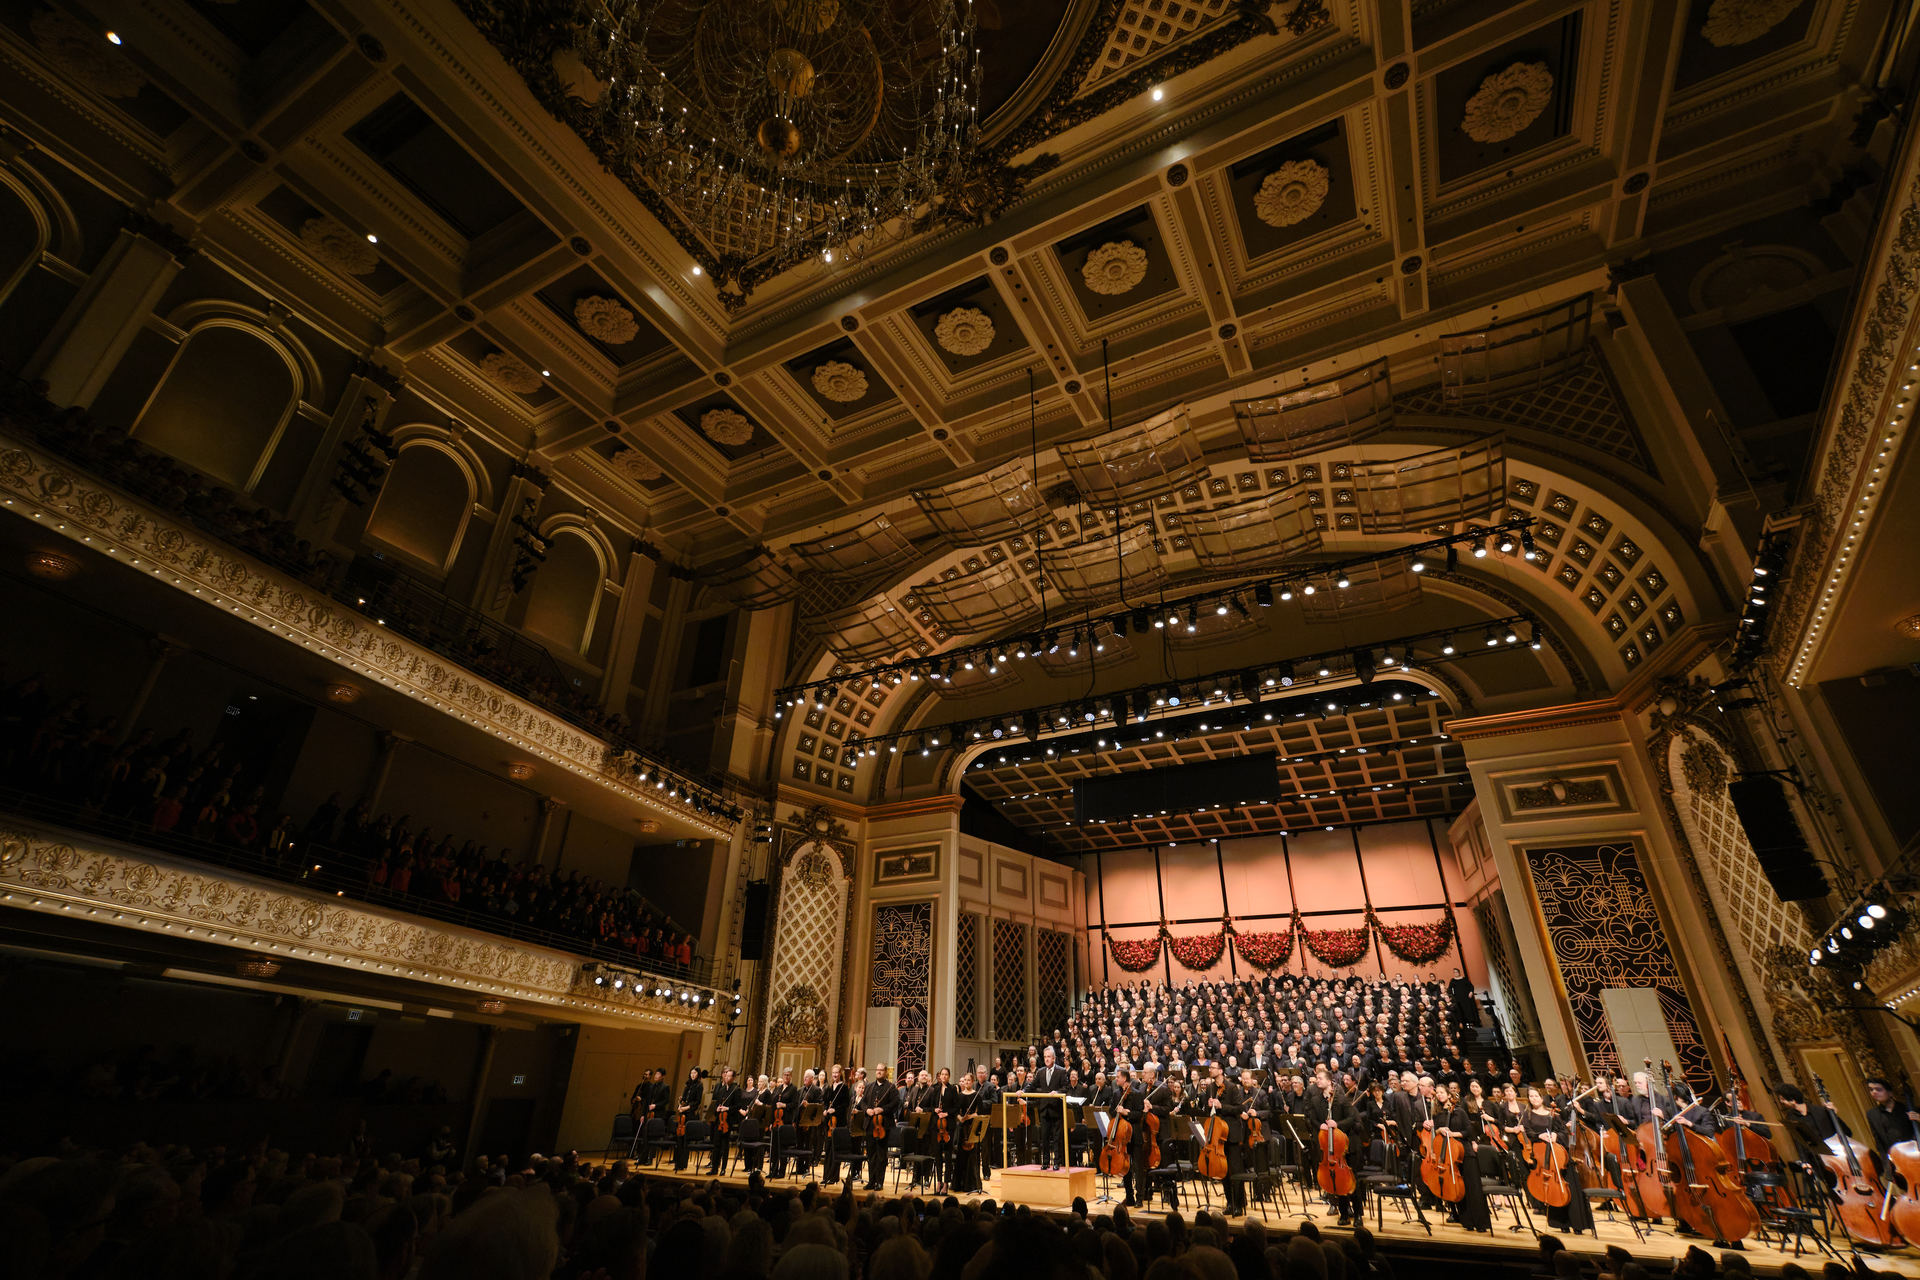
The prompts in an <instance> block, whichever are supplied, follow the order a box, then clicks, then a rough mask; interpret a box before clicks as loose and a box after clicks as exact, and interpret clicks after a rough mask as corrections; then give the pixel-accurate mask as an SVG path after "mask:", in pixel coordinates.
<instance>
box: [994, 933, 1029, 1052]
mask: <svg viewBox="0 0 1920 1280" xmlns="http://www.w3.org/2000/svg"><path fill="white" fill-rule="evenodd" d="M993 1035H994V1039H996V1040H1025V1039H1026V1038H1027V926H1026V925H1024V924H1021V923H1020V922H1019V921H1017V920H995V921H994V922H993Z"/></svg>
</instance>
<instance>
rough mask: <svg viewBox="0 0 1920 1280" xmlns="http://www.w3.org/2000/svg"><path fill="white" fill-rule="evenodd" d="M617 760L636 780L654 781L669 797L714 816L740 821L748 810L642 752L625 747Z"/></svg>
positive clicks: (616, 753) (656, 786) (692, 808)
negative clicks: (665, 766) (676, 772)
mask: <svg viewBox="0 0 1920 1280" xmlns="http://www.w3.org/2000/svg"><path fill="white" fill-rule="evenodd" d="M613 759H614V763H615V764H616V765H618V766H619V767H621V768H624V769H625V770H626V771H627V773H628V775H629V776H630V777H632V778H633V780H634V781H636V782H647V781H651V782H652V783H653V786H654V789H655V790H656V791H664V792H666V793H667V798H668V799H669V800H678V801H679V802H680V803H682V804H684V805H686V806H687V808H689V809H691V810H693V811H694V812H695V813H698V814H703V815H705V816H707V817H710V818H723V819H725V820H726V821H727V822H730V823H735V822H739V821H740V819H741V817H742V816H744V814H745V810H743V809H741V808H740V807H739V806H737V805H732V804H728V803H727V802H726V801H725V800H722V799H720V797H719V796H717V795H715V794H714V793H713V792H711V791H708V790H706V789H705V788H703V787H697V786H695V785H694V784H693V783H691V782H688V781H687V780H686V779H685V778H682V777H680V776H679V775H677V774H673V773H669V772H668V771H667V770H665V769H662V768H661V767H660V766H659V765H657V764H654V763H652V762H651V761H649V760H648V759H647V758H646V757H645V756H642V755H641V754H640V753H639V752H637V751H634V750H631V749H625V750H621V751H618V752H615V753H614V757H613Z"/></svg>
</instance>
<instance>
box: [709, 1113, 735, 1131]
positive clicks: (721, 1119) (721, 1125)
mask: <svg viewBox="0 0 1920 1280" xmlns="http://www.w3.org/2000/svg"><path fill="white" fill-rule="evenodd" d="M731 1112H732V1108H731V1107H721V1108H719V1114H718V1115H716V1116H715V1117H714V1118H713V1127H714V1128H715V1129H717V1130H719V1131H720V1132H721V1133H725V1132H726V1131H727V1116H728V1115H729V1114H731Z"/></svg>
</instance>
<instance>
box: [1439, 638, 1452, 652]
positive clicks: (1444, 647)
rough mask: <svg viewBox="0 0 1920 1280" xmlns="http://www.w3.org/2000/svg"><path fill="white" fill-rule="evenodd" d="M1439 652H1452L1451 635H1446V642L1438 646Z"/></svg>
mask: <svg viewBox="0 0 1920 1280" xmlns="http://www.w3.org/2000/svg"><path fill="white" fill-rule="evenodd" d="M1440 652H1442V653H1447V654H1450V653H1452V652H1453V639H1452V637H1448V639H1447V642H1446V643H1445V644H1443V645H1441V646H1440Z"/></svg>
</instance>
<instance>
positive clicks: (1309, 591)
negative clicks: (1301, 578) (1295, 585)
mask: <svg viewBox="0 0 1920 1280" xmlns="http://www.w3.org/2000/svg"><path fill="white" fill-rule="evenodd" d="M1300 594H1301V595H1304V596H1310V595H1312V594H1313V584H1312V583H1311V582H1309V583H1308V584H1307V585H1306V586H1304V587H1301V588H1300Z"/></svg>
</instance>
